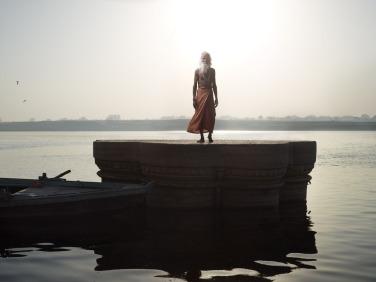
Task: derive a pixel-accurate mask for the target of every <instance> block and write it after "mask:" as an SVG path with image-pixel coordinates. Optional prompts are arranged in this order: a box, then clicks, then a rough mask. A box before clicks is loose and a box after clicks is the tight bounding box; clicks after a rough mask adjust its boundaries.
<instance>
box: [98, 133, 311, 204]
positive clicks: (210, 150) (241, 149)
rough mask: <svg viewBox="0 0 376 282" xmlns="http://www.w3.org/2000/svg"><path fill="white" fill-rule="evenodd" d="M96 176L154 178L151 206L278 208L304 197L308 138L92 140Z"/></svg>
mask: <svg viewBox="0 0 376 282" xmlns="http://www.w3.org/2000/svg"><path fill="white" fill-rule="evenodd" d="M94 158H95V162H96V164H97V166H98V167H99V169H100V170H99V171H98V175H99V176H100V177H101V178H102V181H124V182H140V181H145V180H146V181H154V182H155V185H154V187H153V189H152V190H151V191H150V193H149V194H148V196H147V205H148V207H153V208H251V207H278V206H279V205H280V204H284V203H287V202H305V201H306V190H307V183H308V182H309V181H310V179H311V177H310V176H309V173H310V172H311V170H312V169H313V167H314V163H315V161H316V142H314V141H230V140H229V141H216V142H215V143H213V144H197V143H194V141H191V140H189V141H187V140H178V141H166V140H163V141H161V140H158V141H150V140H148V141H142V140H137V141H130V140H98V141H95V142H94Z"/></svg>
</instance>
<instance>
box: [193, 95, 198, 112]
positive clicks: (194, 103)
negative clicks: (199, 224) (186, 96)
mask: <svg viewBox="0 0 376 282" xmlns="http://www.w3.org/2000/svg"><path fill="white" fill-rule="evenodd" d="M193 108H195V109H196V108H197V100H196V97H194V98H193Z"/></svg>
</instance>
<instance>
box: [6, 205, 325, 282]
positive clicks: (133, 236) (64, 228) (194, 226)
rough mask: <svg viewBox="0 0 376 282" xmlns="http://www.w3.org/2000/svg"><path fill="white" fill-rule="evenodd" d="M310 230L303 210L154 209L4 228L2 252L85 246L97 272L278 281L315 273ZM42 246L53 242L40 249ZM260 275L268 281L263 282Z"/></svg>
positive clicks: (12, 254) (10, 254) (19, 253)
mask: <svg viewBox="0 0 376 282" xmlns="http://www.w3.org/2000/svg"><path fill="white" fill-rule="evenodd" d="M311 228H312V222H311V221H310V219H309V218H307V217H306V205H304V204H303V205H294V207H293V209H291V208H290V209H289V210H283V209H280V210H279V211H278V210H271V209H264V210H261V209H257V210H255V209H241V210H240V209H236V210H222V211H220V212H216V211H213V210H207V209H206V210H197V209H195V210H178V211H177V210H170V209H150V210H148V211H147V214H143V212H141V211H140V213H132V214H130V213H129V210H125V211H124V213H119V214H108V215H98V216H95V217H87V218H76V219H71V218H67V219H66V220H63V219H59V220H56V221H52V222H44V221H40V222H25V224H14V225H12V224H9V225H7V226H0V234H2V240H1V242H0V252H1V254H2V255H3V256H5V257H15V256H28V255H29V253H28V252H27V251H26V252H22V251H20V247H36V248H38V250H39V251H41V252H43V251H45V252H48V253H49V254H50V253H51V252H58V251H61V250H68V249H69V248H71V247H81V248H84V249H90V250H93V253H95V254H96V255H95V258H96V262H97V264H96V265H92V266H91V267H92V268H95V269H96V270H98V271H106V270H115V269H158V270H162V271H165V272H167V274H166V277H174V278H182V279H185V280H187V281H198V280H197V279H198V277H199V276H200V275H204V274H205V273H204V272H205V271H215V270H223V271H227V272H228V275H229V276H230V277H232V279H230V277H228V279H229V280H228V281H239V280H238V279H237V277H236V275H237V272H236V271H232V270H233V269H244V270H249V271H247V272H248V273H251V274H250V275H256V276H249V277H247V278H244V279H243V280H240V281H271V280H270V279H269V278H272V277H274V276H275V275H278V274H282V273H288V272H291V271H294V270H295V269H307V268H308V269H312V268H315V266H314V265H315V256H311V255H312V254H316V253H317V249H316V243H315V232H314V231H312V230H311ZM41 242H44V243H45V242H49V244H47V245H46V244H42V245H40V244H37V243H41ZM27 249H28V248H27ZM76 254H77V251H75V253H74V255H76ZM301 254H305V255H301ZM262 261H269V262H272V264H264V263H263V262H262ZM260 277H263V279H265V280H257V279H258V278H260ZM195 279H196V280H195ZM260 279H261V278H260ZM213 280H214V281H222V280H216V279H213ZM200 281H201V280H200Z"/></svg>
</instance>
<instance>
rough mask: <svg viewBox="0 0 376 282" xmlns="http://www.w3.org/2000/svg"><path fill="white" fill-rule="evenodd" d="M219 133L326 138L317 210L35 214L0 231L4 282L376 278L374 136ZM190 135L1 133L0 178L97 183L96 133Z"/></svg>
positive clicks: (312, 191) (180, 135) (316, 180)
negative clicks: (54, 219) (76, 216)
mask: <svg viewBox="0 0 376 282" xmlns="http://www.w3.org/2000/svg"><path fill="white" fill-rule="evenodd" d="M215 137H216V138H217V139H247V140H248V139H253V140H254V139H257V140H260V139H274V140H276V139H280V140H288V139H305V140H316V141H317V144H318V155H317V163H316V166H315V168H314V170H313V171H312V173H311V175H312V177H313V179H312V184H311V185H309V187H308V198H307V209H308V213H307V216H306V211H305V207H303V208H302V209H296V210H294V211H286V212H281V213H279V214H273V213H270V214H268V213H260V214H257V213H251V214H247V213H242V214H236V213H235V214H234V213H232V214H221V215H218V214H217V215H213V214H209V213H208V214H189V215H187V214H152V215H147V219H148V221H149V225H148V228H146V230H145V228H143V224H144V223H143V222H142V220H141V219H140V220H139V221H137V222H136V221H135V222H131V223H130V222H128V221H126V220H125V219H124V218H122V217H121V216H120V215H119V216H118V217H114V218H113V217H111V220H109V217H105V216H104V217H103V218H102V219H101V218H97V219H96V221H95V222H90V221H86V222H85V223H84V224H82V221H80V220H77V222H73V221H72V222H59V223H49V224H47V225H45V226H40V225H37V224H36V223H32V222H30V223H28V224H25V225H24V226H16V227H13V228H14V229H12V230H7V231H6V232H5V233H2V234H7V235H6V236H7V238H6V240H4V237H3V236H5V235H2V234H1V233H0V236H1V237H0V238H2V239H1V240H0V241H2V242H1V243H0V251H1V258H0V281H198V280H200V281H376V133H375V132H287V131H284V132H270V131H269V132H260V131H259V132H254V131H235V132H230V131H219V132H216V134H215ZM187 138H191V139H193V138H195V136H192V135H187V134H186V133H184V132H171V131H170V132H0V177H20V178H35V177H37V176H38V175H40V174H41V173H42V172H47V173H48V175H49V176H54V175H56V174H58V173H60V172H62V171H64V170H66V169H71V170H72V173H71V174H70V175H68V177H67V178H68V179H71V180H76V179H80V180H91V181H99V178H98V177H97V176H96V172H97V168H96V166H95V164H94V159H93V157H92V142H93V141H94V140H97V139H187ZM135 218H137V217H135ZM140 218H144V217H140ZM161 222H163V224H162V225H161V224H160V223H161ZM130 226H131V227H132V228H129V227H130ZM125 227H127V228H125ZM12 232H13V233H12ZM12 234H13V235H14V236H13V238H15V239H12V236H11V235H12ZM9 237H10V238H9Z"/></svg>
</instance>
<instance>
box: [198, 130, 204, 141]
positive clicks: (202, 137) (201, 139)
mask: <svg viewBox="0 0 376 282" xmlns="http://www.w3.org/2000/svg"><path fill="white" fill-rule="evenodd" d="M200 135H201V138H200V140H197V143H204V142H205V139H204V133H203V132H202V131H201V130H200Z"/></svg>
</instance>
